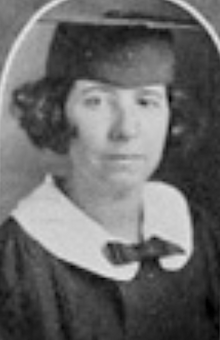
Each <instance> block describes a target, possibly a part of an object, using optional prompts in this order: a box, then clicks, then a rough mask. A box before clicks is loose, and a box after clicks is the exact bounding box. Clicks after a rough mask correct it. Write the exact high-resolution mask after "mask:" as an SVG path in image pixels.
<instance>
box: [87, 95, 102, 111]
mask: <svg viewBox="0 0 220 340" xmlns="http://www.w3.org/2000/svg"><path fill="white" fill-rule="evenodd" d="M102 102H103V99H102V98H101V97H100V96H89V97H86V98H84V100H83V103H84V105H85V106H86V107H88V108H93V109H94V108H97V107H99V106H100V105H101V104H102Z"/></svg>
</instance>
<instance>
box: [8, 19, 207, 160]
mask: <svg viewBox="0 0 220 340" xmlns="http://www.w3.org/2000/svg"><path fill="white" fill-rule="evenodd" d="M120 29H121V28H120ZM121 30H122V29H121ZM145 30H146V29H145ZM79 31H80V32H81V34H79ZM104 31H105V32H104V33H105V34H106V32H107V29H106V27H105V28H104ZM83 32H84V35H83V34H82V33H83ZM97 32H100V30H97V29H96V30H95V31H94V32H91V30H88V27H84V28H83V27H77V29H74V30H68V24H60V25H58V29H57V30H56V32H55V35H54V38H53V40H52V43H51V46H50V50H49V56H48V59H47V65H46V76H45V77H44V78H42V79H39V80H37V81H35V82H29V83H25V84H23V85H21V86H19V87H18V88H16V89H15V90H14V91H13V93H12V107H13V112H14V114H15V115H16V116H17V118H18V120H19V122H20V125H21V127H22V128H23V129H24V130H25V131H26V133H27V135H28V136H29V138H30V140H31V141H32V143H33V144H34V145H35V146H37V147H38V148H47V149H51V150H52V151H54V152H56V153H58V154H65V153H68V149H69V145H70V140H71V139H73V138H74V135H75V131H73V128H72V127H71V126H70V124H69V123H68V121H67V117H66V113H65V104H66V100H67V97H68V94H69V92H70V90H71V89H72V88H73V87H74V83H75V81H76V80H77V79H83V77H84V78H85V79H89V77H86V74H90V73H89V72H90V70H89V69H88V66H87V65H86V63H88V60H86V58H87V57H88V58H91V56H92V61H93V60H94V58H95V57H96V54H97V55H98V57H99V56H100V54H102V53H106V50H108V48H110V46H112V41H113V40H112V39H113V37H114V38H118V37H119V36H121V37H122V42H123V41H124V40H125V37H127V39H128V36H129V34H131V32H128V29H124V30H123V34H121V35H119V34H118V28H117V29H115V31H114V34H113V35H111V39H110V40H109V36H108V38H107V40H106V39H104V40H103V35H101V34H99V33H97ZM69 33H70V35H71V37H68V36H67V35H68V34H69ZM94 33H95V34H96V35H97V36H96V39H94V40H92V41H93V43H92V44H93V45H94V46H92V47H91V37H92V36H93V38H94ZM137 33H138V31H137V30H136V31H135V36H134V37H133V39H134V38H135V39H137V37H138V34H137ZM139 33H140V32H139ZM141 34H143V28H142V29H141ZM145 34H146V33H145ZM149 34H150V35H151V37H152V36H154V37H156V39H158V40H160V41H163V42H166V41H168V43H169V44H171V43H172V37H171V33H170V32H168V31H167V30H166V31H165V30H161V31H159V30H158V31H156V32H153V33H152V30H151V31H150V33H149V32H148V35H149ZM77 37H78V38H77ZM79 37H80V38H81V37H82V39H81V40H80V39H79ZM73 38H74V39H75V45H76V43H77V44H78V46H77V47H78V48H77V49H76V46H75V45H74V44H70V41H71V42H72V40H73ZM77 39H78V40H77ZM100 39H101V40H100ZM79 40H80V42H79ZM118 40H119V38H118ZM94 41H95V42H96V44H94ZM106 41H108V45H109V46H107V45H106ZM116 41H117V39H116ZM100 42H102V44H101V46H103V43H104V42H105V46H104V47H103V49H102V50H100ZM88 44H89V50H88ZM117 44H118V41H117ZM73 45H74V46H73ZM82 45H83V47H82ZM73 47H74V48H73ZM117 48H118V47H117ZM97 49H98V53H97ZM88 51H89V52H90V53H88ZM103 51H104V52H103ZM77 53H78V55H77ZM73 57H74V58H75V59H74V62H73ZM82 58H84V60H83V62H82V64H79V63H80V60H82ZM71 61H72V63H73V64H74V65H73V66H72V65H71V63H70V62H71ZM89 62H90V60H89ZM80 65H81V66H82V67H81V68H80ZM86 66H87V70H86V71H85V67H86ZM77 72H78V73H77ZM83 72H84V73H85V72H87V73H85V75H83ZM167 94H168V99H169V103H170V109H171V122H170V133H169V135H168V141H167V144H166V150H165V151H166V154H170V151H175V153H178V154H179V155H180V156H184V157H185V156H186V155H189V154H190V153H192V151H194V150H195V149H196V148H197V147H198V145H199V144H200V141H201V140H202V137H203V136H204V131H205V129H206V125H207V124H206V123H207V121H206V119H205V118H206V116H205V115H204V114H201V108H199V105H198V103H197V102H196V100H195V99H194V100H192V98H191V97H190V96H189V95H188V94H187V93H186V92H184V91H182V90H180V89H177V88H175V80H173V84H168V86H167Z"/></svg>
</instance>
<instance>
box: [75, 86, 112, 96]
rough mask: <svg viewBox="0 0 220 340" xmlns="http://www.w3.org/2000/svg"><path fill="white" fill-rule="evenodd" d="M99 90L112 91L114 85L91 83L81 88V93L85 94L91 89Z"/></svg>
mask: <svg viewBox="0 0 220 340" xmlns="http://www.w3.org/2000/svg"><path fill="white" fill-rule="evenodd" d="M96 90H101V91H103V92H108V91H109V90H110V91H111V92H114V87H113V86H111V85H109V84H91V85H89V86H88V87H87V88H84V89H82V93H83V94H87V93H89V92H92V91H96Z"/></svg>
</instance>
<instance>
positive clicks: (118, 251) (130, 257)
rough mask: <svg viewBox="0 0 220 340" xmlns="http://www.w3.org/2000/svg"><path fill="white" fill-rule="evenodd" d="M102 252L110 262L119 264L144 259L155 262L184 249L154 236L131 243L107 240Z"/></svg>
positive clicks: (182, 251) (182, 252)
mask: <svg viewBox="0 0 220 340" xmlns="http://www.w3.org/2000/svg"><path fill="white" fill-rule="evenodd" d="M104 253H105V256H106V257H107V258H108V259H109V261H110V262H111V263H113V264H115V265H120V264H128V263H131V262H141V261H143V260H145V259H148V260H149V261H151V262H157V261H158V259H159V258H160V257H164V256H171V255H175V254H184V250H183V249H182V248H181V247H180V246H178V245H176V244H173V243H171V242H168V241H164V240H162V239H160V238H158V237H155V236H154V237H152V238H150V239H149V240H146V241H143V242H141V243H138V244H131V245H127V244H122V243H120V242H108V243H107V244H106V245H105V247H104Z"/></svg>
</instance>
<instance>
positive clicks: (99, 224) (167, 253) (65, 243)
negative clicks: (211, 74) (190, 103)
mask: <svg viewBox="0 0 220 340" xmlns="http://www.w3.org/2000/svg"><path fill="white" fill-rule="evenodd" d="M174 49H175V48H174V40H173V36H172V32H170V31H169V30H168V29H165V28H164V29H161V28H157V27H155V28H154V29H149V28H146V27H145V26H142V25H133V26H129V25H127V24H124V25H119V26H117V25H116V26H108V25H107V26H105V25H90V24H73V23H67V22H63V23H59V24H58V25H57V28H56V31H55V33H54V37H53V40H52V44H51V46H50V51H49V56H48V61H47V66H46V75H45V77H44V78H43V79H40V80H39V81H37V82H35V83H28V84H25V85H24V86H22V87H21V88H19V89H17V90H15V91H14V94H13V101H14V105H15V106H16V108H17V113H18V118H19V121H20V124H21V126H22V127H23V128H24V129H25V130H26V132H27V134H28V136H29V137H30V139H31V140H32V142H34V143H35V145H37V146H38V147H40V148H49V149H51V150H53V151H55V152H57V153H61V154H66V155H67V157H68V158H69V161H70V168H69V169H68V171H67V172H68V174H67V176H66V177H65V178H62V179H61V178H53V177H52V176H51V175H48V176H47V178H46V180H45V182H44V183H43V184H42V185H40V186H39V187H38V188H37V189H36V190H34V192H32V193H31V194H30V195H29V196H28V197H27V198H25V199H23V200H22V201H21V202H20V203H19V204H18V206H17V208H16V209H15V210H14V211H13V212H12V214H11V216H10V218H9V219H8V220H7V221H6V223H5V224H4V226H2V228H1V229H0V334H1V338H2V339H13V340H21V339H22V340H26V339H33V340H34V339H36V340H43V339H47V340H49V339H53V340H70V339H71V340H73V339H74V340H92V339H99V340H117V339H126V340H139V339H140V340H146V339H148V340H162V339H163V340H168V339H169V340H180V339H182V340H185V339H187V338H188V339H191V340H201V339H202V340H217V339H219V301H220V294H219V285H220V235H219V231H218V229H217V228H216V226H215V225H214V224H213V223H212V222H211V220H210V219H209V218H207V217H206V215H205V214H204V212H203V211H201V209H199V208H198V207H197V206H196V204H194V203H192V204H189V202H188V200H187V199H186V197H185V196H184V195H183V193H182V192H180V191H179V190H178V189H177V188H175V187H173V186H171V185H168V184H166V183H165V182H162V181H159V180H156V179H155V173H156V171H157V169H158V168H159V165H160V163H161V161H162V159H163V156H164V153H165V149H166V151H167V148H168V146H169V145H170V143H171V141H170V139H172V134H173V132H175V131H177V130H175V129H176V124H177V122H178V120H182V119H183V116H184V110H185V109H186V107H185V106H184V107H182V112H183V114H182V116H181V110H179V109H178V110H176V105H177V104H176V100H175V93H174V88H173V87H174V86H173V84H174V80H175V51H174ZM178 107H180V105H179V106H178ZM188 118H190V117H188ZM185 124H188V128H187V129H186V131H188V133H190V132H191V129H190V121H189V120H188V121H185ZM183 140H187V138H186V136H184V138H183ZM180 144H181V143H180ZM181 145H182V146H183V147H184V143H182V144H181Z"/></svg>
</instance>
